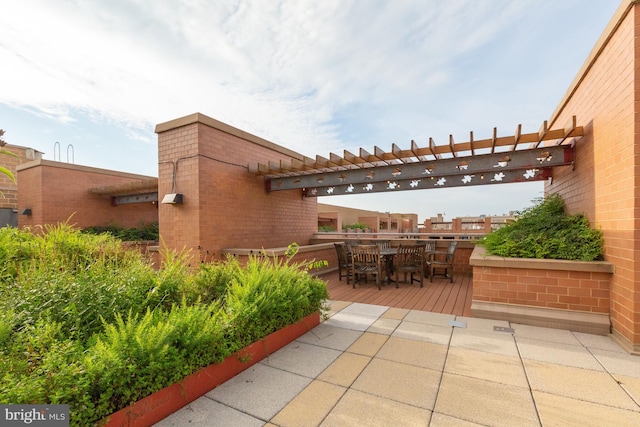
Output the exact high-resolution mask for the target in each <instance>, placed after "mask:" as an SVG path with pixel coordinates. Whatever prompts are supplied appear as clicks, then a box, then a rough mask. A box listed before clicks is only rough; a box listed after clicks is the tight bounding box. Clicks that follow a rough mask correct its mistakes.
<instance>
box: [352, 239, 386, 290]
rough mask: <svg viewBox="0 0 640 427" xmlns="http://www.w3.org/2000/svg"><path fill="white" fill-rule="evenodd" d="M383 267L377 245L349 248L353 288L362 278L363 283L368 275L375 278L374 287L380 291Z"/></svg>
mask: <svg viewBox="0 0 640 427" xmlns="http://www.w3.org/2000/svg"><path fill="white" fill-rule="evenodd" d="M385 270H386V269H385V266H384V264H383V262H382V257H381V256H380V248H378V246H377V245H357V246H352V247H351V272H352V273H351V275H352V278H353V288H354V289H355V287H356V283H357V282H359V280H360V279H361V278H362V277H364V280H365V282H366V281H367V277H368V276H369V275H370V274H373V275H375V276H376V286H377V287H378V289H380V283H381V281H382V276H383V275H384V274H385Z"/></svg>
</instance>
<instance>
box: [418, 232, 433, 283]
mask: <svg viewBox="0 0 640 427" xmlns="http://www.w3.org/2000/svg"><path fill="white" fill-rule="evenodd" d="M416 245H424V268H425V274H426V275H427V277H429V257H430V256H431V254H432V253H434V252H435V251H436V241H435V240H418V241H416Z"/></svg>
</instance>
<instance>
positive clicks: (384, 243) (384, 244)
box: [376, 240, 391, 249]
mask: <svg viewBox="0 0 640 427" xmlns="http://www.w3.org/2000/svg"><path fill="white" fill-rule="evenodd" d="M376 245H378V247H379V248H380V249H391V240H377V241H376Z"/></svg>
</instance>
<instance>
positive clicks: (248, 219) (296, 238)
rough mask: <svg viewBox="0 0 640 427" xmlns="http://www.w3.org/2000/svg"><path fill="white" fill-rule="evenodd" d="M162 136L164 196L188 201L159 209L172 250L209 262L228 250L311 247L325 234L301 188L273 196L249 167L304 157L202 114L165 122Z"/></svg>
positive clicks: (312, 202)
mask: <svg viewBox="0 0 640 427" xmlns="http://www.w3.org/2000/svg"><path fill="white" fill-rule="evenodd" d="M156 133H158V161H159V176H158V179H159V183H158V192H159V193H158V194H159V198H160V199H162V197H163V195H164V194H167V193H173V192H177V193H182V194H184V203H183V204H181V205H164V204H160V207H159V224H160V235H161V238H162V240H163V242H164V243H165V244H166V245H167V246H168V247H170V248H174V249H181V248H185V249H188V250H191V251H192V253H193V255H194V256H197V257H199V258H200V260H203V261H205V260H208V259H213V258H219V257H220V254H221V250H222V249H224V248H273V247H281V246H285V247H286V246H287V245H289V244H290V243H292V242H296V243H298V244H300V245H305V244H307V243H308V242H309V240H310V238H311V237H312V236H313V233H314V232H315V231H316V229H317V204H316V199H315V198H309V199H303V198H302V193H301V191H300V190H291V191H278V192H273V193H267V192H266V191H265V189H264V182H263V179H262V178H261V177H258V176H255V175H253V174H251V173H249V172H248V165H249V164H254V165H255V164H257V163H259V162H260V163H268V162H269V161H279V160H290V159H291V158H298V159H300V158H301V156H300V155H299V154H297V153H294V152H292V151H290V150H287V149H285V148H283V147H279V146H277V145H275V144H273V143H270V142H268V141H265V140H263V139H261V138H258V137H256V136H254V135H250V134H248V133H246V132H243V131H241V130H239V129H235V128H233V127H231V126H228V125H226V124H224V123H221V122H218V121H217V120H214V119H211V118H209V117H207V116H204V115H202V114H193V115H191V116H187V117H183V118H180V119H176V120H173V121H171V122H167V123H163V124H160V125H158V126H157V127H156ZM174 170H175V188H174V186H173V182H174Z"/></svg>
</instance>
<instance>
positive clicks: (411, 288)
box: [320, 271, 473, 317]
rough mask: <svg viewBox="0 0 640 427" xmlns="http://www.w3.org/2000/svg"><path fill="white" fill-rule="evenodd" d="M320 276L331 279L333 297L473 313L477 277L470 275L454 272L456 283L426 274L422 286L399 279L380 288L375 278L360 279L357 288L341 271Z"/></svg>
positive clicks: (420, 308)
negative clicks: (367, 280) (473, 277)
mask: <svg viewBox="0 0 640 427" xmlns="http://www.w3.org/2000/svg"><path fill="white" fill-rule="evenodd" d="M320 277H321V278H322V279H323V280H325V281H326V282H327V289H328V290H329V297H330V298H331V299H332V300H336V301H349V302H359V303H362V304H373V305H383V306H387V307H395V308H405V309H410V310H420V311H430V312H435V313H445V314H454V315H456V316H466V317H471V295H472V290H473V280H472V277H471V276H469V275H462V274H454V282H453V283H450V282H449V279H447V278H446V277H442V276H435V277H434V278H433V282H430V281H429V279H428V278H425V281H424V286H423V287H422V288H420V284H419V283H417V282H414V283H411V284H409V283H402V282H401V283H400V284H399V287H398V288H396V285H395V283H389V284H385V285H383V286H382V289H380V290H378V289H377V288H376V284H375V280H374V279H371V280H369V282H367V283H363V282H361V283H358V284H357V285H356V288H355V289H353V288H352V286H351V285H347V281H346V278H343V279H342V281H340V280H338V272H337V271H335V272H330V273H327V274H324V275H322V276H320Z"/></svg>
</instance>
